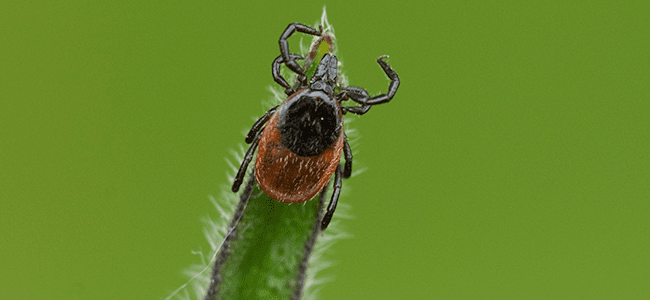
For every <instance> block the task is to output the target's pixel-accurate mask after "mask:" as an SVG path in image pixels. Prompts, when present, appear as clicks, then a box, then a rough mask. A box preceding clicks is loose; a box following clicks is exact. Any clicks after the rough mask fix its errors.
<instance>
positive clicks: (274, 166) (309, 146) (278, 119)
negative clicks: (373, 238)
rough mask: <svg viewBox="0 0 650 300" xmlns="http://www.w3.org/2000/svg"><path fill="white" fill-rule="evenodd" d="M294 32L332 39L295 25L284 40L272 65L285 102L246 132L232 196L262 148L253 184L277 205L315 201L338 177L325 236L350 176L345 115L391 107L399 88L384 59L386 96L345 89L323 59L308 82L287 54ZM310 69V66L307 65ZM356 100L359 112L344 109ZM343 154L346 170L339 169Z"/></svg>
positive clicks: (331, 60) (329, 58)
mask: <svg viewBox="0 0 650 300" xmlns="http://www.w3.org/2000/svg"><path fill="white" fill-rule="evenodd" d="M296 31H299V32H302V33H306V34H311V35H314V36H321V38H323V39H324V38H331V37H329V36H328V35H327V34H326V33H325V34H323V33H322V28H320V29H319V30H316V29H314V28H311V27H309V26H306V25H303V24H300V23H292V24H289V26H288V27H287V29H285V30H284V32H283V33H282V35H281V36H280V40H279V43H280V53H281V54H280V56H278V57H277V58H276V59H275V60H274V61H273V63H272V65H271V70H272V74H273V79H274V80H275V82H277V83H278V84H279V85H281V86H282V87H284V88H285V93H286V94H287V96H288V97H287V99H286V100H285V101H284V102H283V103H282V104H280V105H278V106H276V107H273V108H271V109H270V110H269V111H267V112H266V114H264V116H262V117H261V118H260V119H259V120H257V122H255V124H253V127H252V128H251V130H250V131H249V132H248V135H247V136H246V143H247V144H251V146H250V148H248V151H246V155H245V156H244V160H243V161H242V164H241V167H240V168H239V171H238V172H237V175H236V176H235V182H234V184H233V186H232V191H233V192H237V191H239V187H240V185H241V184H242V181H243V179H244V174H245V173H246V169H247V168H248V164H249V163H250V162H251V160H252V159H253V154H254V153H255V149H256V148H259V151H258V153H257V159H256V161H255V178H256V179H257V182H258V184H259V186H260V188H261V189H262V190H263V191H264V192H265V193H266V194H267V195H269V196H271V197H272V198H273V199H275V200H278V201H280V202H285V203H299V202H305V201H307V200H310V199H312V198H314V196H316V195H317V194H318V193H319V192H320V191H321V190H322V189H323V188H324V187H325V186H326V185H327V183H328V182H329V180H330V178H331V177H332V174H334V191H333V193H332V199H331V200H330V203H329V205H328V206H327V212H326V213H325V216H324V217H323V220H322V221H321V230H324V229H325V228H327V225H328V224H329V223H330V221H331V220H332V216H333V215H334V210H335V209H336V204H337V202H338V199H339V194H340V193H341V181H342V178H349V177H350V175H351V174H352V151H351V150H350V145H349V144H348V140H347V137H346V135H345V133H344V130H343V115H345V114H346V113H348V112H350V113H353V114H357V115H363V114H365V113H366V112H368V110H370V108H371V107H372V106H373V105H376V104H381V103H386V102H388V101H390V100H391V99H392V98H393V96H395V93H396V92H397V88H398V87H399V83H400V82H399V77H398V76H397V73H395V71H393V69H392V68H391V67H390V66H389V65H388V64H387V63H386V62H385V61H384V59H385V58H386V57H387V56H381V57H379V58H378V59H377V63H378V64H379V66H381V68H382V69H383V70H384V72H385V73H386V75H387V76H388V78H390V80H391V82H390V84H389V86H388V93H386V94H381V95H378V96H374V97H370V96H369V94H368V92H367V91H366V90H365V89H363V88H360V87H353V86H349V87H342V86H339V83H338V82H337V77H338V59H337V58H336V56H335V55H333V54H330V53H325V54H324V55H323V57H322V59H321V61H320V63H319V64H318V66H317V68H316V71H315V73H314V75H313V76H312V77H311V79H310V80H309V82H307V76H306V75H305V70H304V69H303V67H301V66H300V65H299V64H298V63H297V62H296V60H302V59H304V58H303V57H302V56H300V55H298V54H294V53H291V52H289V43H288V42H287V39H288V38H289V37H290V36H291V35H292V34H293V33H294V32H296ZM281 64H285V65H286V66H287V67H288V68H289V69H290V70H291V71H293V72H295V73H296V74H297V75H298V78H297V79H298V82H297V84H296V86H295V87H292V86H291V85H289V84H288V83H287V81H286V80H285V79H284V78H283V77H282V75H280V66H281ZM305 65H307V64H305ZM346 100H352V101H354V102H356V103H358V104H360V106H341V102H343V101H346ZM341 152H343V155H344V156H345V165H344V166H342V165H341V164H339V162H340V160H341Z"/></svg>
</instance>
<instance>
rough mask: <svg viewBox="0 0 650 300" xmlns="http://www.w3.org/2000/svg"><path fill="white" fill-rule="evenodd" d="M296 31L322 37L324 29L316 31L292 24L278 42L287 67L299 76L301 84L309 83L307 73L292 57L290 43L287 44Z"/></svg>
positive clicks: (305, 26) (298, 24) (302, 25)
mask: <svg viewBox="0 0 650 300" xmlns="http://www.w3.org/2000/svg"><path fill="white" fill-rule="evenodd" d="M296 31H299V32H302V33H307V34H311V35H316V36H320V35H321V33H322V32H323V28H322V27H321V28H320V29H319V30H316V29H314V28H311V27H309V26H307V25H304V24H300V23H291V24H289V26H287V29H285V30H284V32H283V33H282V35H280V40H279V41H278V43H279V44H280V54H282V59H284V63H285V64H286V65H287V67H289V69H291V71H294V72H296V74H298V80H299V81H300V82H307V77H306V76H305V71H303V69H302V67H300V65H299V64H298V63H297V62H296V60H295V59H293V58H292V57H291V52H289V42H287V39H288V38H289V37H290V36H291V35H292V34H293V33H294V32H296Z"/></svg>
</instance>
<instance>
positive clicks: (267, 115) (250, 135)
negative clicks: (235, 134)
mask: <svg viewBox="0 0 650 300" xmlns="http://www.w3.org/2000/svg"><path fill="white" fill-rule="evenodd" d="M278 107H280V105H278V106H276V107H274V108H271V109H269V111H267V112H266V113H265V114H264V115H263V116H262V117H261V118H260V119H259V120H257V122H255V124H253V127H252V128H251V130H250V131H249V132H248V134H247V135H246V144H250V143H251V142H252V141H253V139H254V138H255V135H256V134H257V132H258V131H259V130H260V129H262V126H264V124H266V122H267V121H268V120H269V119H270V118H271V116H273V113H274V112H275V110H276V109H278Z"/></svg>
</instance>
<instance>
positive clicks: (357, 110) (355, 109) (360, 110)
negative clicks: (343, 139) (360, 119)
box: [341, 105, 372, 115]
mask: <svg viewBox="0 0 650 300" xmlns="http://www.w3.org/2000/svg"><path fill="white" fill-rule="evenodd" d="M371 107H372V106H370V105H361V106H344V107H341V110H343V114H346V113H349V112H351V113H353V114H357V115H363V114H365V113H367V112H368V111H369V110H370V108H371Z"/></svg>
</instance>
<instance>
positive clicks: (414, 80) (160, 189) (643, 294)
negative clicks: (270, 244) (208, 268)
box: [0, 1, 650, 299]
mask: <svg viewBox="0 0 650 300" xmlns="http://www.w3.org/2000/svg"><path fill="white" fill-rule="evenodd" d="M323 4H326V5H327V11H328V15H329V21H330V23H331V24H332V25H333V26H334V28H335V32H336V36H337V38H338V46H339V58H340V59H341V60H342V62H343V64H344V70H345V73H346V74H347V76H348V78H349V80H350V84H351V85H358V86H362V87H365V88H367V89H368V91H369V92H370V93H372V94H377V93H381V92H385V91H386V90H387V87H388V80H387V78H386V77H385V75H384V74H383V73H382V71H381V69H380V68H379V66H378V65H377V63H376V62H375V59H376V58H377V57H378V56H380V55H383V54H389V55H390V56H391V57H390V60H389V63H390V64H391V65H392V66H393V67H394V68H395V70H396V71H397V72H398V73H399V75H400V78H401V80H402V85H401V86H400V89H399V91H398V93H397V96H396V97H395V98H394V100H393V101H392V102H390V103H388V104H384V105H381V106H377V107H374V108H373V109H372V110H371V111H370V113H368V114H366V115H364V116H361V117H354V118H358V120H356V121H355V122H354V124H353V125H354V127H355V128H356V129H358V131H359V132H360V135H361V139H360V142H359V143H357V144H356V146H355V149H354V150H355V153H356V156H355V166H356V167H359V168H361V167H367V171H366V172H364V173H362V174H361V175H359V176H356V177H353V178H352V179H349V180H347V181H345V182H344V188H345V189H346V190H347V194H346V197H345V198H342V200H341V201H342V202H345V203H348V204H350V205H351V206H352V209H351V212H350V213H351V215H353V217H354V218H353V219H350V220H346V221H344V222H343V226H344V227H345V228H347V231H348V232H349V233H350V234H352V235H354V238H352V239H346V240H341V241H339V242H338V244H336V245H335V246H334V247H333V248H332V249H331V250H330V251H329V258H330V259H331V260H333V261H334V262H335V265H334V266H333V267H331V268H330V269H328V270H327V271H326V272H325V276H333V277H334V280H333V281H332V282H329V283H327V284H325V285H324V286H323V287H322V290H321V293H320V295H321V298H322V299H434V298H439V299H648V298H650V285H648V282H650V242H649V238H650V204H649V198H650V188H649V186H650V184H649V179H650V173H649V171H648V168H649V167H650V158H649V150H650V122H649V121H648V120H649V119H650V87H649V83H650V61H649V53H650V47H649V46H650V42H649V40H650V39H649V37H650V23H649V22H648V15H650V4H648V2H647V1H619V2H615V1H608V2H601V1H578V2H575V1H574V2H570V3H569V2H567V1H553V2H548V1H545V2H540V3H528V2H526V1H508V2H503V1H498V2H497V1H495V2H485V3H480V4H477V3H473V2H461V1H435V2H424V1H423V2H400V3H397V2H389V1H384V2H382V3H380V2H373V4H357V3H355V2H351V1H337V2H334V1H330V2H325V3H320V2H304V1H300V2H286V3H281V4H278V3H266V4H250V3H233V2H222V1H217V2H213V1H200V2H187V1H166V2H160V1H149V2H148V3H134V2H132V1H110V2H107V3H101V4H100V3H94V4H89V3H83V2H77V1H74V2H72V1H70V2H56V3H55V2H46V1H41V2H28V1H22V2H13V1H12V3H8V2H3V3H2V4H0V45H1V46H0V139H1V140H0V142H1V144H0V241H1V242H0V262H1V263H0V283H1V284H2V287H3V288H2V290H1V291H0V298H2V299H161V298H164V297H166V296H167V295H168V294H169V293H170V292H171V291H172V290H174V289H175V288H177V287H178V286H180V285H181V284H182V283H184V282H185V281H186V277H185V276H183V275H181V271H182V270H183V269H184V268H186V267H187V266H189V265H190V264H192V263H195V262H197V261H198V259H199V258H198V257H197V256H194V255H192V254H191V252H190V251H191V250H198V249H204V250H205V249H207V245H206V243H205V241H204V237H203V233H202V223H201V222H200V218H201V217H203V216H206V215H208V214H210V215H213V216H214V215H216V213H215V212H214V209H213V207H212V205H211V203H210V202H209V200H208V197H209V195H214V196H217V197H218V196H219V194H220V192H221V190H222V186H225V185H227V184H229V182H228V181H227V178H226V172H227V170H228V169H229V167H228V165H227V163H226V162H225V159H226V158H230V157H231V155H230V154H229V152H230V151H231V150H232V149H237V148H238V145H239V144H241V143H242V142H243V140H244V135H243V133H244V131H245V130H247V129H248V128H250V126H251V124H252V123H253V121H254V120H255V119H256V118H257V117H259V116H261V114H262V113H264V109H265V108H266V106H264V105H263V104H262V102H263V101H264V100H267V99H269V98H270V97H271V95H270V93H269V92H268V90H267V87H268V86H269V85H272V84H274V82H273V79H272V77H271V69H270V66H271V61H272V60H273V59H274V58H275V57H276V56H277V55H278V54H279V49H278V44H277V39H278V37H279V35H280V33H281V32H282V31H283V30H284V29H285V27H286V26H287V24H288V23H290V22H303V23H306V24H310V25H312V24H314V22H316V21H317V20H319V19H320V15H321V10H322V7H323ZM298 41H299V38H292V39H291V40H290V43H291V45H294V46H295V45H297V43H298ZM296 49H297V48H296ZM335 217H336V216H335Z"/></svg>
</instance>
